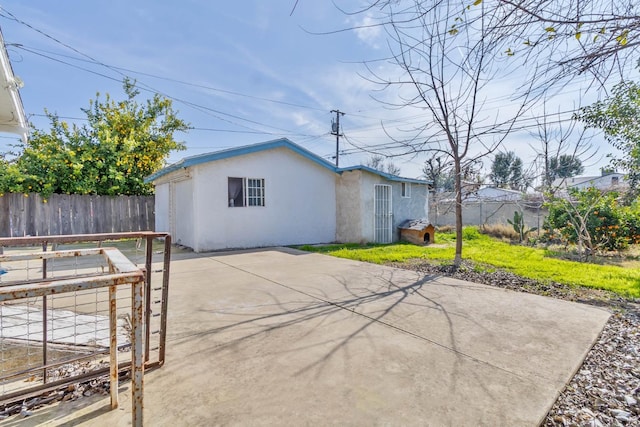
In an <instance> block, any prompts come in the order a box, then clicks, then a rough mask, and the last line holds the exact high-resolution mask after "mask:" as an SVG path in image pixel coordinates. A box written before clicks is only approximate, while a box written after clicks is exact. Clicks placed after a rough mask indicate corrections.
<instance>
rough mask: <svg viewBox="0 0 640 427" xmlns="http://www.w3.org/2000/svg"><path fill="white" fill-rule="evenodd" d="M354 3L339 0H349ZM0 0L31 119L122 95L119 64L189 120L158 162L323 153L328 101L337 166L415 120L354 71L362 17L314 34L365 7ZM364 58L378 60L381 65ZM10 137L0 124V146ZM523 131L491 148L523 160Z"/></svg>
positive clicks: (494, 107) (600, 162) (406, 165)
mask: <svg viewBox="0 0 640 427" xmlns="http://www.w3.org/2000/svg"><path fill="white" fill-rule="evenodd" d="M360 3H361V2H360V1H357V0H351V1H347V0H345V1H342V5H343V6H345V7H347V8H351V9H352V10H353V9H356V8H357V7H358V5H359V4H360ZM0 8H1V9H2V10H1V11H0V28H1V29H2V32H3V35H4V39H5V43H6V45H7V50H8V53H9V57H10V60H11V63H12V66H13V69H14V73H15V74H16V75H17V76H18V77H20V79H21V80H22V81H23V82H24V87H23V88H22V89H21V90H20V93H21V97H22V101H23V104H24V108H25V111H26V114H27V117H28V119H29V121H30V122H31V123H32V124H34V125H35V126H36V127H38V128H40V129H47V128H48V127H49V125H48V123H49V122H48V120H47V119H46V118H45V117H44V112H45V109H46V110H48V111H50V112H53V113H56V114H57V115H59V116H60V117H61V118H63V119H66V120H67V121H70V122H74V121H75V122H77V123H82V121H81V120H78V119H79V118H81V117H82V112H81V108H86V107H87V106H88V104H89V99H95V97H96V94H97V93H101V94H105V93H109V94H110V95H111V97H112V98H114V99H118V98H120V97H123V96H124V94H123V91H122V83H121V82H122V79H123V78H124V77H125V76H128V77H131V78H133V79H136V80H137V82H138V86H139V88H140V89H142V90H143V92H142V94H143V95H145V96H151V94H152V93H153V92H157V93H160V94H161V95H163V96H166V97H169V98H171V99H172V100H173V106H174V108H175V109H176V110H177V111H178V115H179V117H180V118H182V119H183V120H185V121H186V122H188V123H189V124H190V126H191V127H192V129H191V130H189V132H187V133H185V134H178V135H176V138H177V139H178V140H180V141H183V142H184V143H185V144H186V146H187V150H186V151H180V152H176V153H172V154H171V156H170V158H169V162H175V161H178V160H179V159H181V158H183V157H186V156H191V155H197V154H202V153H206V152H212V151H216V150H219V149H225V148H230V147H236V146H242V145H247V144H253V143H258V142H263V141H268V140H272V139H276V138H280V137H286V138H289V139H290V140H292V141H293V142H295V143H297V144H299V145H301V146H303V147H305V148H307V149H308V150H310V151H312V152H314V153H316V154H318V155H320V156H322V157H323V158H326V159H327V160H329V161H332V162H333V161H335V150H336V138H335V136H333V135H331V121H332V119H333V118H334V117H335V114H334V113H332V112H331V110H336V109H338V110H340V111H342V112H344V113H345V115H344V116H342V117H341V118H340V120H341V125H342V132H343V133H344V137H342V138H341V141H340V152H341V154H340V166H350V165H355V164H361V163H364V162H366V161H367V159H368V158H369V157H370V156H371V153H370V152H368V151H367V150H374V151H375V147H376V146H379V145H380V144H384V143H387V142H389V141H390V138H389V136H388V135H387V133H394V132H400V131H401V130H402V129H410V128H412V127H413V126H415V125H416V123H420V122H421V121H422V120H424V118H423V117H422V115H421V112H420V111H417V110H415V109H413V110H406V109H405V110H402V109H401V110H398V109H390V108H388V107H387V106H385V105H384V104H383V103H381V102H379V100H380V99H383V100H389V99H390V97H393V96H394V95H393V94H390V93H386V92H384V91H381V88H380V86H378V85H376V84H375V83H372V82H371V81H370V79H367V78H366V77H367V69H366V68H365V67H364V66H363V61H371V60H374V59H378V58H381V57H384V56H385V55H387V54H388V50H387V40H386V35H385V33H384V31H382V30H381V29H380V28H375V27H374V28H366V29H360V30H358V31H353V30H351V31H341V32H337V33H331V34H327V33H330V32H332V31H333V30H339V29H343V28H350V27H353V26H357V25H361V24H367V23H369V22H371V16H370V15H367V14H360V15H354V16H350V15H346V14H344V13H343V12H342V11H340V10H338V9H337V8H336V7H335V5H334V3H333V2H330V1H318V0H299V1H297V2H296V0H269V1H268V2H267V1H264V0H244V1H235V2H212V1H204V0H183V1H181V2H175V1H168V0H154V1H150V0H138V1H135V2H131V1H123V0H111V1H109V2H94V1H86V0H84V1H78V0H65V1H64V2H51V1H50V0H30V1H29V2H24V1H17V0H11V1H9V0H5V1H2V2H1V3H0ZM373 64H374V65H375V66H376V67H380V68H379V69H378V70H382V71H385V70H386V68H385V67H390V66H389V65H385V64H380V63H373ZM390 72H393V71H390ZM503 86H504V85H503ZM506 87H508V85H507V86H506ZM579 99H583V100H584V98H583V97H582V95H581V93H580V91H579V89H571V88H568V89H566V90H564V91H563V92H562V93H561V94H559V95H558V96H557V97H556V98H551V99H549V100H548V103H547V104H548V105H547V107H546V108H547V111H570V110H572V109H574V108H576V105H577V102H578V100H579ZM487 108H488V110H489V109H490V110H491V111H487V115H488V116H491V115H495V114H500V108H501V105H500V103H497V104H496V103H493V104H491V105H489V106H488V107H487ZM502 108H509V106H508V105H506V104H505V105H502ZM565 117H567V115H566V114H565ZM15 140H16V139H15V137H13V136H6V135H3V136H1V137H0V149H5V150H6V148H7V147H8V146H9V145H10V144H13V143H14V141H15ZM593 141H594V142H593V143H594V145H595V148H596V150H595V151H597V154H596V156H595V158H594V159H593V160H592V161H590V162H588V163H587V164H585V166H586V171H585V174H594V175H595V174H598V173H599V168H600V167H601V166H604V165H606V164H607V163H608V160H607V159H606V158H605V155H606V153H607V152H610V151H612V148H611V147H610V146H608V144H606V143H605V142H604V141H603V139H602V137H601V136H596V137H595V138H594V140H593ZM535 144H536V141H535V138H534V137H533V136H532V135H530V133H529V132H521V133H519V134H513V135H512V136H510V137H509V138H508V139H507V141H506V143H505V146H504V147H503V148H502V151H506V150H512V151H515V152H516V154H517V155H518V156H520V157H521V158H522V159H523V161H524V162H525V164H528V163H530V162H532V161H533V160H534V158H535V157H536V153H535V151H534V150H533V149H532V148H531V146H532V145H535ZM368 147H373V148H368ZM3 151H4V150H3ZM424 159H425V156H411V157H407V156H405V157H396V158H393V159H392V161H393V163H394V164H395V165H396V166H399V167H400V169H401V175H403V176H407V177H412V178H414V177H419V176H420V175H421V168H422V165H423V163H424ZM488 166H489V165H485V169H486V170H488Z"/></svg>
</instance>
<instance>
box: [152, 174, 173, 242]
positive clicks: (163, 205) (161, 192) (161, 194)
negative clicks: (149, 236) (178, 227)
mask: <svg viewBox="0 0 640 427" xmlns="http://www.w3.org/2000/svg"><path fill="white" fill-rule="evenodd" d="M155 222H156V231H158V232H164V233H168V232H169V231H170V230H169V183H168V182H165V183H164V184H159V185H156V195H155Z"/></svg>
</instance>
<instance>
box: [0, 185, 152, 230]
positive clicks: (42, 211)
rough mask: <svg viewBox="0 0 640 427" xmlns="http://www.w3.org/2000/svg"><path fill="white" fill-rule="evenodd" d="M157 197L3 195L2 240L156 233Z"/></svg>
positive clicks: (0, 210) (0, 199) (0, 198)
mask: <svg viewBox="0 0 640 427" xmlns="http://www.w3.org/2000/svg"><path fill="white" fill-rule="evenodd" d="M154 224H155V216H154V197H153V196H90V195H87V196H82V195H76V194H71V195H67V194H52V195H51V196H50V197H49V198H47V199H46V200H45V199H43V198H42V197H41V196H40V195H39V194H9V193H7V194H3V195H2V196H0V237H21V236H46V235H56V234H93V233H119V232H125V231H146V230H149V231H153V230H154Z"/></svg>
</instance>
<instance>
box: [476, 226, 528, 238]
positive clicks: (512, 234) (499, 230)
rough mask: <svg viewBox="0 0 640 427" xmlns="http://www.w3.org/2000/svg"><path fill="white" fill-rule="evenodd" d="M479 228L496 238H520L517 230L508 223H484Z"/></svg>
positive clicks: (483, 232)
mask: <svg viewBox="0 0 640 427" xmlns="http://www.w3.org/2000/svg"><path fill="white" fill-rule="evenodd" d="M478 229H479V230H480V232H481V233H482V234H486V235H489V236H491V237H495V238H496V239H506V240H518V239H519V238H520V236H519V235H518V233H516V230H514V229H513V227H512V226H511V225H508V224H483V225H481V226H480V227H478Z"/></svg>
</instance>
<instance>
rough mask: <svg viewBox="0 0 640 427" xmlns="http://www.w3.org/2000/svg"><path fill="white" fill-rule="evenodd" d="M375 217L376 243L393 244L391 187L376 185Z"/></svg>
mask: <svg viewBox="0 0 640 427" xmlns="http://www.w3.org/2000/svg"><path fill="white" fill-rule="evenodd" d="M374 193H375V194H374V206H375V207H374V216H375V220H374V223H375V240H376V243H391V240H392V239H391V236H392V234H391V232H392V225H393V213H392V209H391V206H392V204H391V186H390V185H382V184H376V185H375V190H374Z"/></svg>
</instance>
